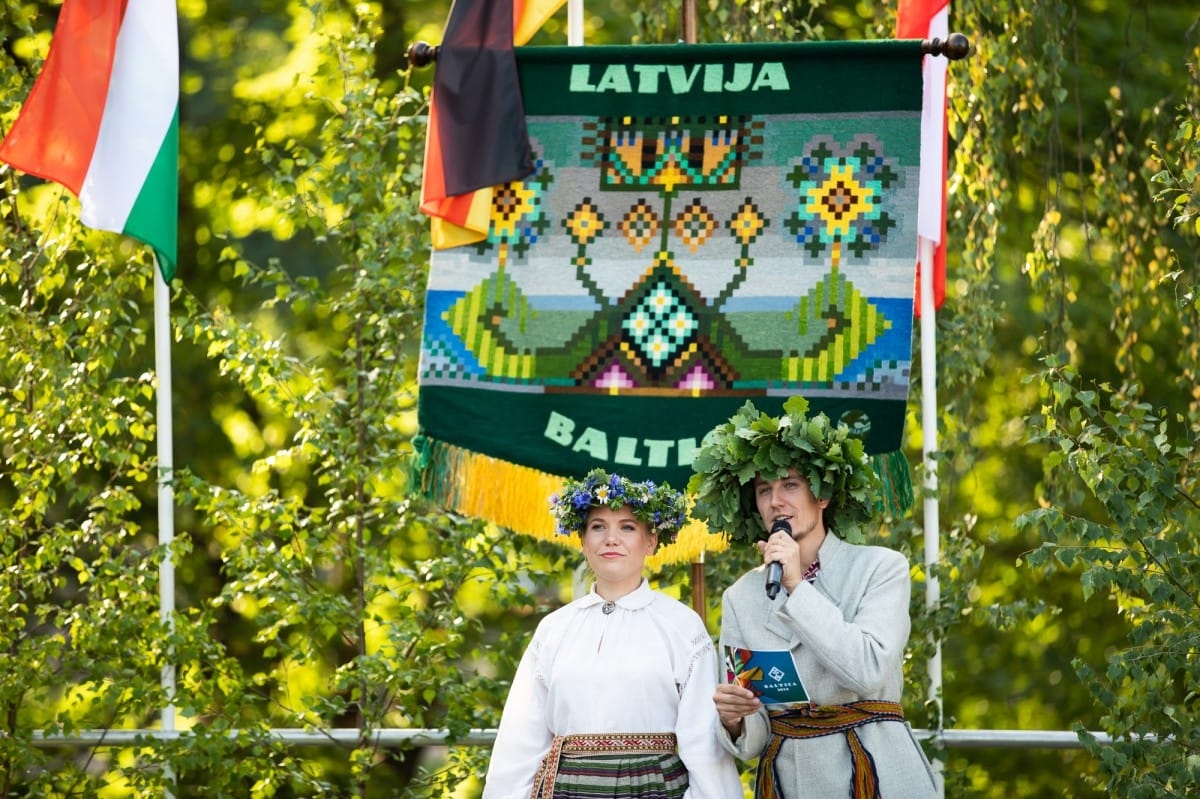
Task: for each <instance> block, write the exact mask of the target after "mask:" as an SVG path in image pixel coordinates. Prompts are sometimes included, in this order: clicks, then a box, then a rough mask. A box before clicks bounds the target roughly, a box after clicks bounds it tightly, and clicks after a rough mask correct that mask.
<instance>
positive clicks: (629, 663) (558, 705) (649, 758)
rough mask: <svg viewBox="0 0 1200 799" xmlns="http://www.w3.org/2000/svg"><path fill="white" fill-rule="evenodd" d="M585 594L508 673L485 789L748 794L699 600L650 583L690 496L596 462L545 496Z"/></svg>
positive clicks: (539, 795)
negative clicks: (726, 738) (719, 727)
mask: <svg viewBox="0 0 1200 799" xmlns="http://www.w3.org/2000/svg"><path fill="white" fill-rule="evenodd" d="M551 508H552V510H553V513H554V516H555V519H556V521H557V522H558V532H559V534H564V535H579V536H580V541H581V544H582V546H583V554H584V557H585V558H587V562H588V565H589V566H590V567H591V569H592V572H593V573H594V575H595V578H596V581H595V583H594V585H593V586H592V589H591V591H590V592H589V593H588V594H587V595H586V596H583V597H581V598H579V599H576V600H575V601H574V602H571V603H570V604H569V605H566V606H565V607H562V608H559V609H558V610H556V611H554V612H552V613H550V614H549V615H548V616H546V618H544V619H542V621H541V623H539V624H538V627H537V629H536V630H535V631H534V634H533V639H532V641H531V642H530V644H529V646H528V648H527V649H526V650H525V654H524V656H523V657H522V658H521V663H520V666H518V668H517V673H516V676H515V677H514V678H513V683H512V687H511V689H510V690H509V693H508V699H507V701H506V702H505V705H504V713H503V716H502V717H501V720H500V728H499V731H498V732H497V735H496V743H495V746H494V747H493V750H492V759H491V764H490V766H489V767H488V773H487V778H486V780H485V784H484V789H483V796H484V799H527V797H531V798H532V799H575V797H588V799H595V798H596V797H609V798H610V799H651V798H653V799H683V798H686V799H741V798H742V796H743V795H744V792H743V790H742V786H741V782H740V781H739V778H738V773H737V767H736V766H735V764H734V761H733V759H732V758H731V757H730V756H729V755H728V754H727V753H726V752H725V751H724V750H723V749H722V747H721V745H720V743H719V742H718V740H717V737H716V736H715V735H714V734H713V726H714V724H716V711H715V708H714V707H713V703H712V694H713V691H714V690H715V689H716V685H717V656H716V650H715V648H714V647H713V643H712V638H711V637H710V636H709V634H708V630H707V629H705V627H704V623H703V622H702V621H701V620H700V617H699V616H698V615H696V613H695V611H693V610H692V609H691V608H689V607H687V606H686V605H684V604H682V603H681V602H679V601H677V600H675V599H672V598H671V597H668V596H667V595H665V594H662V593H659V592H657V591H653V590H651V589H650V586H649V583H648V582H647V581H646V580H645V578H644V577H643V576H642V569H643V567H644V566H645V562H646V556H647V555H650V554H652V553H653V552H654V550H655V548H656V547H657V546H658V543H659V541H660V540H667V539H670V538H671V537H672V536H674V535H675V533H676V532H677V531H678V530H679V528H680V527H681V526H682V525H683V523H684V520H685V519H686V518H687V511H686V503H685V502H684V498H683V495H682V494H680V493H679V492H678V491H673V490H672V489H671V488H670V487H669V486H666V485H660V486H656V485H655V484H654V483H651V482H644V483H634V482H631V481H630V480H628V479H626V478H624V477H621V476H619V475H615V474H612V475H610V474H607V473H605V472H604V471H602V470H596V471H593V472H591V473H590V474H588V475H587V477H585V478H584V479H583V480H580V481H571V482H568V483H567V484H566V486H564V488H563V490H562V491H561V492H560V493H558V494H557V495H555V496H554V497H553V498H552V499H551Z"/></svg>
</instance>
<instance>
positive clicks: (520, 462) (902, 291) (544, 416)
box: [415, 41, 921, 535]
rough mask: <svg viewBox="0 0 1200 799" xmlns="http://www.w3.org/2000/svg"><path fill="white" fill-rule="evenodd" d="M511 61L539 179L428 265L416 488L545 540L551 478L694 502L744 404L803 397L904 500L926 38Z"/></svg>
mask: <svg viewBox="0 0 1200 799" xmlns="http://www.w3.org/2000/svg"><path fill="white" fill-rule="evenodd" d="M517 60H518V67H519V74H520V81H521V90H522V94H523V97H524V102H525V112H526V118H527V124H528V130H529V135H530V141H531V144H532V147H533V154H534V171H533V173H532V174H531V175H529V176H528V177H527V178H526V179H524V180H522V181H519V182H514V183H509V184H507V185H505V186H502V187H499V188H497V189H496V190H495V191H494V194H493V200H492V208H491V226H490V230H489V232H488V235H487V238H486V239H485V240H483V241H481V242H479V243H478V244H474V245H468V246H463V247H457V248H453V249H447V250H438V251H435V252H434V254H433V257H432V262H431V265H430V273H429V286H428V295H427V301H426V302H427V304H426V314H425V327H424V336H423V339H422V344H421V363H420V374H419V387H420V394H419V405H418V417H419V423H420V428H421V430H420V435H419V436H418V438H417V441H416V444H415V446H416V448H417V458H416V466H417V468H418V472H419V474H420V479H421V484H422V488H423V489H424V491H425V492H426V494H427V495H430V496H432V497H433V498H435V499H436V500H438V501H440V502H441V503H443V504H445V505H446V506H448V507H451V508H454V509H456V510H458V511H460V512H464V513H470V514H473V515H480V516H483V517H485V518H488V519H490V520H492V521H495V522H497V523H499V524H502V525H504V526H507V527H510V528H513V529H516V530H519V531H525V532H533V533H535V534H538V535H542V534H546V535H551V534H552V532H553V530H552V524H551V522H550V519H549V514H548V512H547V506H546V498H547V497H548V495H549V494H550V493H552V492H553V491H554V490H555V489H556V487H557V485H558V484H559V483H560V482H561V479H562V477H564V476H571V477H578V476H582V475H583V474H585V473H586V472H587V471H588V470H590V469H593V468H596V467H603V468H605V469H608V470H610V471H617V472H620V473H622V474H624V475H626V476H628V477H631V478H634V479H653V480H656V481H659V482H662V481H666V482H669V483H670V484H671V485H672V486H675V487H676V488H682V487H683V486H684V485H685V484H686V483H687V480H688V478H689V477H690V476H691V472H692V470H691V460H692V455H693V452H694V450H695V448H696V447H697V446H698V445H699V443H700V440H701V439H702V438H703V436H704V435H705V434H706V433H707V432H708V431H709V430H711V429H712V428H713V427H714V426H716V425H717V424H720V423H722V422H724V421H726V420H727V419H728V418H729V417H730V416H731V415H732V414H733V412H734V411H736V410H737V409H738V408H739V407H741V406H742V405H743V404H744V403H745V402H746V400H747V399H749V400H752V401H753V402H754V404H755V406H756V407H758V408H759V409H760V410H763V411H766V412H768V413H772V414H777V413H779V412H780V409H781V407H782V404H783V402H784V400H785V399H787V397H789V396H791V395H794V394H802V395H804V396H805V397H807V398H808V399H809V401H810V411H811V412H813V413H816V412H822V411H823V412H825V413H826V414H828V415H829V416H830V418H832V419H834V420H843V421H846V422H848V423H850V424H851V425H852V426H854V427H855V428H856V429H858V430H860V431H862V432H863V433H864V437H865V441H866V445H867V449H868V452H870V453H871V454H872V455H874V456H877V458H878V459H879V462H881V463H882V462H885V461H886V460H887V459H888V458H892V459H893V460H892V461H891V467H892V468H891V469H890V470H889V469H883V470H882V471H883V473H884V476H885V477H888V478H890V480H891V482H889V485H890V491H891V493H892V494H893V497H892V499H893V501H895V500H896V498H897V497H899V498H900V501H901V503H903V501H904V500H905V499H907V500H908V501H911V493H908V494H907V495H906V492H911V488H910V485H909V482H908V479H909V476H908V470H907V464H906V463H905V462H904V460H903V458H902V456H900V453H899V450H900V446H901V440H902V433H903V428H904V420H905V410H906V404H907V397H908V388H909V379H910V371H911V361H912V319H913V290H914V280H913V252H914V249H915V246H916V241H917V228H916V223H917V196H918V185H917V182H918V174H919V163H918V161H919V152H920V110H921V53H920V51H919V43H918V42H915V41H888V42H855V43H809V44H789V45H664V46H637V47H586V48H570V47H537V48H518V49H517ZM897 457H898V458H899V459H898V460H895V459H896V458H897Z"/></svg>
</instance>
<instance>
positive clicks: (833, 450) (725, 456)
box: [688, 396, 880, 543]
mask: <svg viewBox="0 0 1200 799" xmlns="http://www.w3.org/2000/svg"><path fill="white" fill-rule="evenodd" d="M783 411H784V413H783V416H778V417H776V416H768V415H767V414H765V413H763V412H761V411H759V410H758V409H757V408H755V407H754V403H752V402H749V401H747V402H746V404H745V405H743V406H742V407H741V408H740V409H738V411H737V413H735V414H734V415H733V417H732V418H731V419H730V420H729V421H728V422H726V423H725V424H722V425H718V426H717V427H716V428H715V429H714V430H713V431H712V432H711V433H709V434H708V435H707V436H705V439H704V443H703V444H702V445H701V447H700V449H699V450H697V451H696V454H695V457H694V459H693V461H692V469H693V470H695V472H696V473H695V474H694V475H692V478H691V480H690V481H689V482H688V490H689V491H690V492H692V493H694V494H695V495H696V499H695V502H694V504H693V506H692V516H693V517H694V518H696V519H699V520H700V521H703V522H705V523H706V524H707V525H708V529H709V530H711V531H713V532H721V531H724V532H726V533H728V534H729V537H730V538H731V539H732V540H734V541H743V542H747V543H749V542H751V541H757V540H758V539H760V538H762V537H763V536H764V535H765V533H766V528H765V527H764V526H763V523H762V520H761V519H760V518H759V515H758V509H757V507H756V505H755V502H754V478H755V477H756V476H758V475H762V477H763V478H764V479H767V480H777V479H779V478H781V477H783V476H784V475H786V474H787V471H788V469H795V470H796V471H797V472H798V473H799V474H800V476H801V477H803V478H805V479H806V480H808V484H809V487H811V488H812V492H813V496H815V497H816V498H817V499H828V500H829V506H828V507H827V508H826V509H825V522H826V525H827V526H828V527H829V528H831V529H832V530H834V531H836V532H837V534H838V535H839V536H841V537H843V538H846V539H848V540H851V541H861V540H862V539H863V537H864V533H865V528H866V527H867V525H868V524H870V523H871V522H873V521H874V520H875V518H876V516H877V508H878V504H877V503H878V492H879V486H880V483H879V477H878V476H877V475H876V474H875V470H874V469H873V468H872V467H871V459H870V457H869V456H868V455H867V453H866V451H865V449H864V448H863V442H862V439H860V438H857V437H855V436H854V435H852V434H851V432H850V428H849V427H847V426H846V425H844V424H838V425H834V424H833V423H832V422H830V421H829V417H827V416H826V415H825V414H823V413H820V414H817V415H816V416H812V417H809V416H806V413H807V411H808V400H806V399H805V398H804V397H800V396H793V397H790V398H788V400H787V401H786V402H785V403H784V404H783Z"/></svg>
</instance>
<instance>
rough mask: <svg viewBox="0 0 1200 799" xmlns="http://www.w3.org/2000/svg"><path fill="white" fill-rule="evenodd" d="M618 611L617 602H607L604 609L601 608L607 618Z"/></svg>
mask: <svg viewBox="0 0 1200 799" xmlns="http://www.w3.org/2000/svg"><path fill="white" fill-rule="evenodd" d="M616 609H617V603H616V602H605V603H604V605H603V607H601V608H600V610H601V611H603V613H604V615H605V616H607V615H608V614H610V613H612V612H613V611H614V610H616Z"/></svg>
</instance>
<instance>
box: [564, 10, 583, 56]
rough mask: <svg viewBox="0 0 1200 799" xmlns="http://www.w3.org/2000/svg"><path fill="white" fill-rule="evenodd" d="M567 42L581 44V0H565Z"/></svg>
mask: <svg viewBox="0 0 1200 799" xmlns="http://www.w3.org/2000/svg"><path fill="white" fill-rule="evenodd" d="M567 44H569V45H571V46H572V47H578V46H579V45H582V44H583V0H567Z"/></svg>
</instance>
